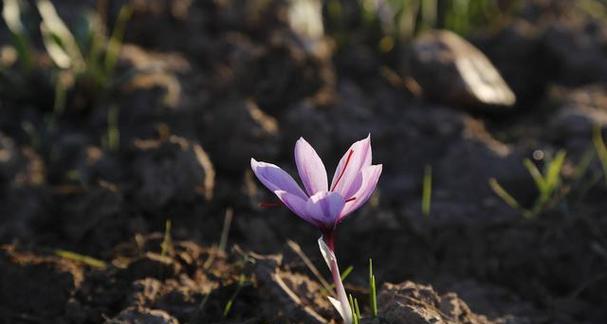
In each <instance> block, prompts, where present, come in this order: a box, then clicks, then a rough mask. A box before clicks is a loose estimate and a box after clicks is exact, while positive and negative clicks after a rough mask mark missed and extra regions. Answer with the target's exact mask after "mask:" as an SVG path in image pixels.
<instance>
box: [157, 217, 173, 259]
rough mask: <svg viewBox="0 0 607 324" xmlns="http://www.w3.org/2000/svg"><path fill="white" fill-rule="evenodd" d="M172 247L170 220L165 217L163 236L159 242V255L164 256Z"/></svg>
mask: <svg viewBox="0 0 607 324" xmlns="http://www.w3.org/2000/svg"><path fill="white" fill-rule="evenodd" d="M172 249H173V239H172V238H171V220H170V219H167V220H166V222H165V223H164V237H163V239H162V243H161V244H160V255H161V256H166V255H168V254H169V252H170V251H171V250H172Z"/></svg>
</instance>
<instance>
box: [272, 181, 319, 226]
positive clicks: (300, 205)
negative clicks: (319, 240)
mask: <svg viewBox="0 0 607 324" xmlns="http://www.w3.org/2000/svg"><path fill="white" fill-rule="evenodd" d="M275 193H276V196H277V197H278V199H280V201H282V203H283V204H284V205H285V206H287V208H289V209H290V210H291V211H292V212H293V213H294V214H295V215H297V216H299V217H300V218H301V219H303V220H305V221H306V222H308V223H310V224H312V225H314V226H316V227H318V228H321V226H322V224H321V223H319V222H318V221H317V220H316V219H314V218H311V217H309V216H308V213H307V210H306V207H307V203H306V200H304V199H301V197H299V196H297V195H294V194H291V193H288V192H286V191H283V190H278V191H275Z"/></svg>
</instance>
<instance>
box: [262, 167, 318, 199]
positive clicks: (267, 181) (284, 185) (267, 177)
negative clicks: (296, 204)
mask: <svg viewBox="0 0 607 324" xmlns="http://www.w3.org/2000/svg"><path fill="white" fill-rule="evenodd" d="M251 169H253V173H255V176H257V179H259V181H261V183H263V184H264V186H266V187H267V188H268V189H270V190H272V191H273V192H274V193H276V191H279V190H282V191H286V192H288V193H290V194H293V195H295V196H298V197H299V198H301V199H303V200H304V201H305V200H307V199H308V196H307V195H306V194H305V193H304V192H303V190H301V188H300V187H299V185H298V184H297V182H295V180H293V178H292V177H291V176H290V175H289V174H288V173H287V172H285V171H284V170H283V169H281V168H279V167H278V166H276V165H274V164H271V163H266V162H257V161H256V160H255V159H251Z"/></svg>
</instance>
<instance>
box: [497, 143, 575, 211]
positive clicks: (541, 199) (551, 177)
mask: <svg viewBox="0 0 607 324" xmlns="http://www.w3.org/2000/svg"><path fill="white" fill-rule="evenodd" d="M565 157H566V153H565V151H564V150H561V151H558V152H557V154H556V156H555V157H554V158H553V159H551V160H550V161H548V162H547V163H546V164H545V166H544V169H543V173H542V172H540V170H539V169H538V168H537V166H536V165H535V164H534V163H533V162H532V161H531V160H529V159H525V160H524V161H523V165H524V166H525V168H527V171H528V172H529V174H530V175H531V177H532V178H533V181H534V183H535V186H536V188H537V190H538V192H539V195H538V196H537V198H536V199H535V202H534V203H533V206H532V207H531V208H529V209H526V208H523V207H521V204H520V203H519V202H518V201H517V200H516V199H515V198H514V197H513V196H512V195H511V194H509V193H508V192H507V191H506V189H504V187H502V186H501V185H500V184H499V183H498V182H497V180H496V179H495V178H491V179H489V186H490V187H491V189H492V190H493V192H495V194H496V195H497V196H498V197H500V198H501V199H502V200H503V201H504V202H505V203H506V204H508V205H509V206H510V207H512V208H514V209H517V210H520V211H521V213H522V215H523V217H525V218H528V219H532V218H535V217H536V216H537V215H538V214H540V213H541V212H542V211H543V210H544V209H545V208H547V207H548V206H549V205H551V203H553V202H554V199H555V196H556V193H557V192H558V190H559V188H560V187H561V182H562V181H561V170H562V169H563V165H564V163H565Z"/></svg>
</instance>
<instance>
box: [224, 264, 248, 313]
mask: <svg viewBox="0 0 607 324" xmlns="http://www.w3.org/2000/svg"><path fill="white" fill-rule="evenodd" d="M244 283H245V277H244V275H243V274H241V275H240V278H239V279H238V286H237V287H236V290H235V291H234V293H233V294H232V297H230V299H229V300H228V302H227V303H226V306H225V307H224V309H223V317H224V318H225V317H227V316H228V314H230V310H232V306H233V305H234V300H236V297H237V296H238V293H240V290H241V289H242V287H243V286H244Z"/></svg>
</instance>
